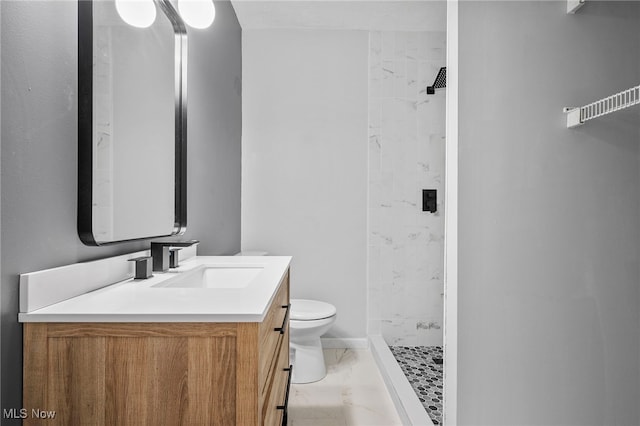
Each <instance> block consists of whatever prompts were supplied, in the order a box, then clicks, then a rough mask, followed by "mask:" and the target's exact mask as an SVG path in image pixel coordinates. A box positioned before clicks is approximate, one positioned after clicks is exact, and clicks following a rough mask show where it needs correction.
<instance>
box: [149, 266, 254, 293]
mask: <svg viewBox="0 0 640 426" xmlns="http://www.w3.org/2000/svg"><path fill="white" fill-rule="evenodd" d="M263 269H264V267H263V266H218V265H202V266H198V267H197V268H195V269H193V270H191V271H188V272H183V273H181V274H180V275H178V276H177V277H175V278H171V279H168V280H166V281H163V282H161V283H158V284H156V285H154V286H152V287H157V288H238V289H239V288H245V287H247V286H248V285H249V284H250V283H251V281H253V280H254V279H255V278H256V277H257V276H258V275H259V274H260V272H262V270H263Z"/></svg>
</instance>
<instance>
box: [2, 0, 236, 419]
mask: <svg viewBox="0 0 640 426" xmlns="http://www.w3.org/2000/svg"><path fill="white" fill-rule="evenodd" d="M0 5H1V6H0V7H1V11H2V12H1V15H0V16H1V26H0V28H1V31H2V32H1V40H2V50H1V54H2V57H1V60H2V79H1V81H2V83H1V84H2V86H1V87H2V99H1V101H2V108H1V113H2V118H3V121H2V128H1V135H2V151H1V157H2V163H1V169H2V182H1V183H2V197H1V206H2V211H1V214H2V239H1V245H2V247H11V250H3V251H2V262H1V264H0V267H1V272H2V276H1V288H0V290H1V291H0V295H1V300H2V331H1V336H2V344H1V348H2V370H1V374H2V408H3V409H5V408H6V409H8V408H20V406H21V392H22V390H21V368H22V366H21V365H22V350H21V346H22V337H21V333H22V327H21V326H20V325H19V324H18V322H17V312H18V274H20V273H23V272H30V271H35V270H40V269H45V268H50V267H55V266H60V265H65V264H70V263H75V262H79V261H85V260H90V259H97V258H104V257H109V256H112V255H116V254H120V253H126V252H131V251H135V250H139V249H143V248H146V247H147V246H148V242H140V243H128V244H117V245H114V246H109V247H101V248H97V247H87V246H84V245H82V243H81V242H80V240H79V238H78V236H77V232H76V189H77V182H76V168H77V164H76V160H77V50H76V49H77V31H76V28H77V18H76V3H75V2H72V1H56V2H51V1H42V2H36V1H28V2H26V1H4V0H3V1H2V2H0ZM216 8H217V17H216V22H215V23H214V25H213V27H211V28H210V29H208V30H200V31H190V32H189V40H190V46H189V49H190V52H189V53H190V58H189V61H190V62H189V79H190V81H189V89H190V93H189V95H190V98H189V108H190V110H189V160H188V161H189V163H188V167H189V172H188V173H189V188H188V191H189V193H188V194H189V205H188V208H189V216H188V220H189V225H188V231H187V235H186V236H185V237H186V238H198V239H200V240H201V241H202V244H201V246H200V253H204V254H221V253H233V252H235V251H237V250H238V249H239V247H240V133H241V99H240V79H241V45H240V43H241V40H240V26H239V25H238V22H237V19H236V16H235V13H234V11H233V9H232V7H231V5H230V3H228V2H216ZM51 409H54V408H51ZM7 424H8V422H7Z"/></svg>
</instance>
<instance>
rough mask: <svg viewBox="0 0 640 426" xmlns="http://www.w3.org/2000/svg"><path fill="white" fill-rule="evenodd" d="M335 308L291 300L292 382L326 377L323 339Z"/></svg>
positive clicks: (254, 253)
mask: <svg viewBox="0 0 640 426" xmlns="http://www.w3.org/2000/svg"><path fill="white" fill-rule="evenodd" d="M267 254H268V253H267V252H266V251H242V252H240V253H237V254H236V256H266V255H267ZM336 312H337V311H336V307H335V306H333V305H332V304H330V303H326V302H320V301H317V300H308V299H291V308H290V310H289V345H290V346H289V362H290V363H291V364H293V373H292V375H291V382H292V383H311V382H317V381H318V380H322V379H323V378H324V376H326V375H327V368H326V367H325V365H324V354H323V353H322V343H321V342H320V336H322V335H323V334H324V333H326V332H327V331H329V329H330V328H331V326H332V325H333V323H334V322H336Z"/></svg>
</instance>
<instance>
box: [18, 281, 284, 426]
mask: <svg viewBox="0 0 640 426" xmlns="http://www.w3.org/2000/svg"><path fill="white" fill-rule="evenodd" d="M176 303H179V302H178V301H176ZM289 307H290V304H289V274H288V272H287V273H286V274H285V276H284V278H283V279H282V281H281V282H280V284H279V286H278V289H277V290H276V293H275V296H274V297H273V299H272V302H271V304H270V305H269V307H268V310H267V314H266V316H265V318H264V320H263V321H262V322H237V323H231V322H218V323H215V322H198V323H195V322H192V323H184V322H155V323H132V322H129V323H114V322H103V323H97V322H92V323H73V322H65V323H39V322H29V323H25V324H24V388H23V392H24V394H23V397H24V408H26V409H27V412H28V413H29V415H28V416H27V418H25V419H24V424H26V425H30V424H40V423H43V424H44V423H46V424H47V425H54V424H59V425H118V426H122V425H154V426H155V425H242V426H251V425H268V426H276V425H280V424H282V423H283V421H286V407H287V401H286V399H287V397H288V388H289V385H290V381H291V380H290V377H291V370H290V366H289V329H288V313H289ZM32 409H33V410H46V411H55V412H56V415H55V418H53V419H46V420H42V419H37V418H35V417H33V416H31V413H32Z"/></svg>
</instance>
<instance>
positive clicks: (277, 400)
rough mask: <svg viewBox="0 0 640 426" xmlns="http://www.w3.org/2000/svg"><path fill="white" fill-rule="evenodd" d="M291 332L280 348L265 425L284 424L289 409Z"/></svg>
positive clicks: (275, 425) (265, 412)
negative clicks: (284, 417)
mask: <svg viewBox="0 0 640 426" xmlns="http://www.w3.org/2000/svg"><path fill="white" fill-rule="evenodd" d="M288 342H289V332H288V331H287V332H286V335H285V337H284V339H283V341H282V345H281V346H280V347H279V350H278V360H277V363H276V367H275V371H274V374H273V380H272V383H271V387H270V389H269V394H268V398H267V401H266V402H265V405H264V407H263V416H262V418H263V419H264V425H265V426H280V425H282V424H283V416H284V415H285V413H286V411H287V406H288V401H287V400H288V398H289V386H290V384H291V373H292V372H291V366H290V365H289V344H288Z"/></svg>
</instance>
